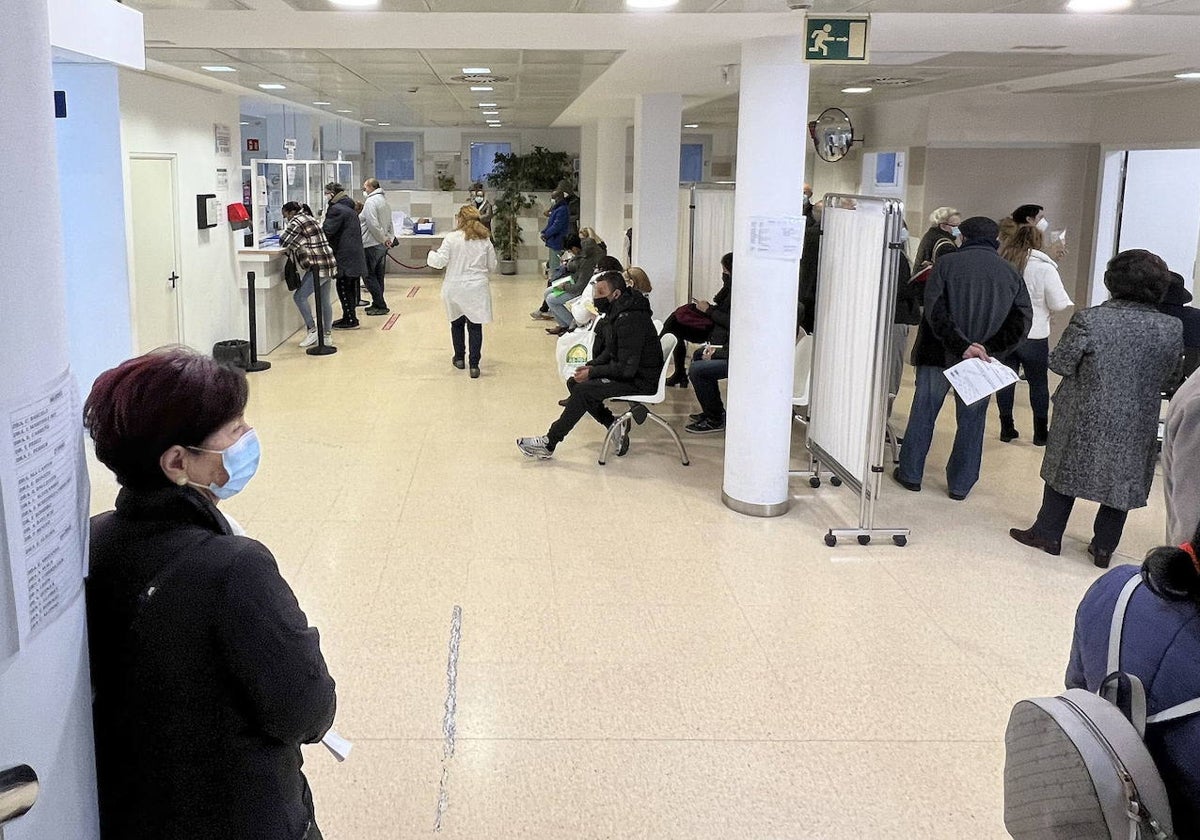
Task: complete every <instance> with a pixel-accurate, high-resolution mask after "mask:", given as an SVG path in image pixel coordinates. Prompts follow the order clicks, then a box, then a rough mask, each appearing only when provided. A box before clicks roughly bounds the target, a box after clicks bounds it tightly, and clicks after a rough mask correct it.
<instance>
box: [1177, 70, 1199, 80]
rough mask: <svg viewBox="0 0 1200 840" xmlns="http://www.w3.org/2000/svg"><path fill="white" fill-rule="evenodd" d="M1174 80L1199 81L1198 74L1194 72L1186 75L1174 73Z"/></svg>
mask: <svg viewBox="0 0 1200 840" xmlns="http://www.w3.org/2000/svg"><path fill="white" fill-rule="evenodd" d="M1175 78H1176V79H1200V73H1197V72H1196V71H1194V70H1193V71H1191V72H1188V73H1176V74H1175Z"/></svg>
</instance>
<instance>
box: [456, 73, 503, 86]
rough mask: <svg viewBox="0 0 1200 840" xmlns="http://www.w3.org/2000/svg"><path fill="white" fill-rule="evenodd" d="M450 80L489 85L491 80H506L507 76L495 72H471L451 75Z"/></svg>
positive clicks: (460, 82)
mask: <svg viewBox="0 0 1200 840" xmlns="http://www.w3.org/2000/svg"><path fill="white" fill-rule="evenodd" d="M450 81H452V82H458V83H459V84H463V85H490V84H492V82H507V81H508V76H497V75H496V74H495V73H478V74H476V73H472V74H470V75H461V76H451V77H450Z"/></svg>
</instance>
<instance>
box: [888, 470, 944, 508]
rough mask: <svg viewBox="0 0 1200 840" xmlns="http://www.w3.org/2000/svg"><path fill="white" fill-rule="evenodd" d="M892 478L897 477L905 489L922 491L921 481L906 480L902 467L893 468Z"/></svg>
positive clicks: (898, 482) (897, 481) (897, 480)
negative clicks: (901, 473)
mask: <svg viewBox="0 0 1200 840" xmlns="http://www.w3.org/2000/svg"><path fill="white" fill-rule="evenodd" d="M892 478H893V479H895V481H896V483H897V484H899V485H900V486H901V487H903V488H904V489H905V490H911V491H912V492H914V493H920V492H921V484H920V483H919V482H917V483H913V482H911V481H905V480H904V479H903V478H901V477H900V468H899V467H896V469H894V470H892ZM959 501H961V500H959Z"/></svg>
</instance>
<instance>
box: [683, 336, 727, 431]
mask: <svg viewBox="0 0 1200 840" xmlns="http://www.w3.org/2000/svg"><path fill="white" fill-rule="evenodd" d="M699 352H701V351H697V356H698V355H699ZM728 376H729V360H728V359H701V358H695V359H693V360H692V366H691V367H690V368H689V369H688V377H689V378H690V379H691V380H692V388H693V389H694V390H695V391H696V401H697V402H699V403H700V408H701V409H702V410H703V411H704V413H705V415H707V416H708V418H709V419H710V420H724V419H725V403H724V402H722V401H721V386H720V381H721V380H722V379H725V378H727V377H728Z"/></svg>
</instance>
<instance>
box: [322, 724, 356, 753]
mask: <svg viewBox="0 0 1200 840" xmlns="http://www.w3.org/2000/svg"><path fill="white" fill-rule="evenodd" d="M321 743H322V744H324V745H325V748H326V749H327V750H329V751H330V752H331V753H333V755H334V758H336V759H337V760H338V761H345V760H346V757H347V756H349V755H350V750H352V749H354V744H352V743H350V742H349V741H347V740H346V739H345V738H343V737H342V736H341V735H339V734H338V733H337V731H336V730H333V729H330V730H329V731H328V732H326V733H325V737H324V738H322V739H321Z"/></svg>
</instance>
